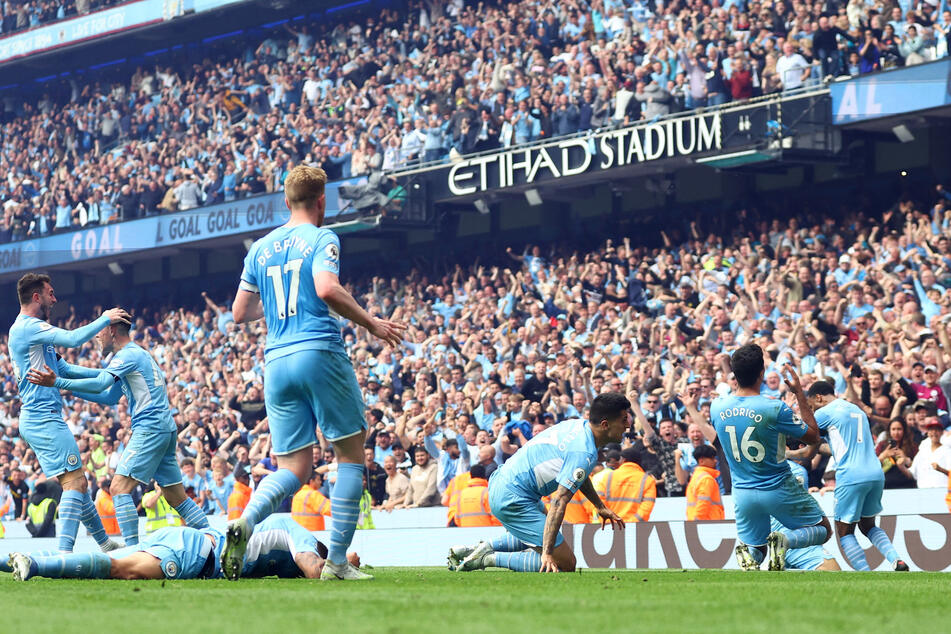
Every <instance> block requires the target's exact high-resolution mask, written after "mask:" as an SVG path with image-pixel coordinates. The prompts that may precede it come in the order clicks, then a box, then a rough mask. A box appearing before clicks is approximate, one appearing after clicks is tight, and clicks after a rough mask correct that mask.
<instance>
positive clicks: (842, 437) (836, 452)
mask: <svg viewBox="0 0 951 634" xmlns="http://www.w3.org/2000/svg"><path fill="white" fill-rule="evenodd" d="M808 397H809V403H810V404H811V405H812V407H813V409H814V410H815V412H816V424H817V425H818V426H819V429H821V430H824V431H825V432H826V433H827V434H828V436H829V446H830V447H832V455H833V457H834V458H835V531H836V534H837V535H838V536H839V545H840V546H841V547H842V552H843V553H844V554H845V557H846V558H847V559H848V560H849V563H850V564H851V565H852V567H853V568H855V569H856V570H869V566H868V562H867V561H866V560H865V552H864V551H863V550H862V547H861V546H859V542H858V540H857V539H856V538H855V525H856V523H858V525H859V529H860V530H861V531H862V532H863V533H864V534H865V536H866V537H868V539H869V541H871V542H872V544H873V545H874V546H875V548H877V549H878V551H879V552H880V553H882V555H883V556H884V557H885V558H886V559H887V560H888V563H890V564H891V565H892V568H893V569H894V570H901V571H905V570H908V564H906V563H905V562H904V561H902V560H901V559H899V558H898V552H897V551H896V550H895V547H894V546H893V545H892V542H891V540H889V539H888V535H886V534H885V531H883V530H882V529H881V528H879V527H878V526H876V525H875V516H876V515H878V514H879V513H881V512H882V490H883V489H884V488H885V474H884V472H883V471H882V465H881V463H880V462H879V461H878V458H877V457H876V455H875V441H874V438H873V437H872V431H871V429H870V428H869V424H868V417H867V416H866V415H865V412H863V411H862V410H861V409H859V408H858V407H856V406H855V405H853V404H852V403H849V402H848V401H844V400H842V399H839V398H836V397H835V389H834V388H833V386H832V384H831V383H829V382H828V381H816V382H815V383H813V384H812V385H811V386H809V392H808Z"/></svg>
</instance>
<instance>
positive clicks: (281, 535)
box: [9, 517, 360, 581]
mask: <svg viewBox="0 0 951 634" xmlns="http://www.w3.org/2000/svg"><path fill="white" fill-rule="evenodd" d="M223 547H224V534H223V533H222V532H220V531H218V530H215V529H213V528H206V529H202V530H198V529H194V528H188V527H187V526H169V527H166V528H162V529H159V530H158V531H156V532H155V533H154V534H152V535H149V536H148V537H146V538H145V539H144V540H143V541H142V542H141V543H140V544H139V545H138V546H130V547H128V548H122V549H120V550H116V551H113V552H112V553H110V554H109V555H105V554H102V553H76V554H60V553H52V552H40V553H32V554H23V553H13V554H12V555H11V556H10V561H9V566H10V567H11V568H12V569H13V576H14V578H15V579H17V580H18V581H26V580H27V579H32V578H33V577H48V578H51V579H63V578H76V579H215V578H219V577H221V576H222V575H221V568H220V566H219V557H220V556H221V550H222V548H223ZM326 557H327V547H326V546H325V545H324V544H323V543H321V542H319V541H317V538H316V537H314V536H313V534H311V533H310V532H309V531H308V530H307V529H305V528H304V527H302V526H301V525H300V524H298V523H297V522H295V521H294V520H293V519H292V518H290V517H269V518H268V519H266V520H264V521H263V522H261V523H260V524H258V525H257V526H256V527H255V532H254V534H253V535H252V536H251V538H250V539H249V540H248V548H247V550H246V553H245V559H244V562H243V566H242V572H241V576H242V577H270V576H277V577H281V578H294V577H306V578H308V579H318V578H319V577H320V573H321V571H322V570H323V567H324V562H325V560H326ZM347 560H348V561H349V562H350V564H351V565H353V566H355V567H357V568H359V567H360V558H359V556H357V554H356V553H352V552H351V553H348V554H347Z"/></svg>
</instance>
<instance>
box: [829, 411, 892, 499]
mask: <svg viewBox="0 0 951 634" xmlns="http://www.w3.org/2000/svg"><path fill="white" fill-rule="evenodd" d="M816 424H817V425H818V426H819V429H821V430H823V431H824V432H825V433H826V434H828V436H829V446H830V447H831V448H832V455H833V457H834V458H835V482H836V484H837V485H839V484H854V483H858V482H874V481H876V480H883V479H884V478H885V474H884V472H883V471H882V463H881V462H879V460H878V457H877V456H876V455H875V439H874V438H873V437H872V430H871V427H869V424H868V416H866V415H865V412H863V411H862V410H861V409H859V407H858V406H857V405H854V404H852V403H849V402H848V401H844V400H842V399H840V398H839V399H836V400H834V401H832V402H831V403H829V404H828V405H826V406H825V407H822V408H820V409H818V410H816Z"/></svg>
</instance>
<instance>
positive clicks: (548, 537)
mask: <svg viewBox="0 0 951 634" xmlns="http://www.w3.org/2000/svg"><path fill="white" fill-rule="evenodd" d="M595 495H597V494H595ZM572 496H573V493H572V492H571V490H570V489H568V488H567V487H565V486H559V487H558V489H556V490H555V492H554V493H552V494H551V505H550V506H549V508H548V516H547V517H546V518H545V531H544V533H543V535H542V570H544V569H545V562H546V558H549V559H550V558H551V554H552V551H554V550H555V540H556V539H557V538H558V531H559V530H561V525H562V523H563V522H564V521H565V512H566V511H567V510H568V503H569V502H570V501H571V498H572ZM551 565H554V562H551ZM557 571H558V568H557V567H555V569H554V572H557Z"/></svg>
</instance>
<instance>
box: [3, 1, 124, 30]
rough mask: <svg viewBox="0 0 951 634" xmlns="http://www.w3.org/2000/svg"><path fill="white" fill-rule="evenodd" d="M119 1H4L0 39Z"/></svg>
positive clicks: (84, 13)
mask: <svg viewBox="0 0 951 634" xmlns="http://www.w3.org/2000/svg"><path fill="white" fill-rule="evenodd" d="M119 2H120V0H47V1H46V2H40V0H32V1H31V0H6V1H5V2H3V3H2V4H0V37H6V36H7V35H12V34H14V33H18V32H20V31H26V30H27V29H32V28H36V27H38V26H45V25H47V24H51V23H53V22H58V21H59V20H65V19H67V18H72V17H75V16H77V15H86V14H87V13H90V12H92V11H97V10H99V9H104V8H106V7H108V6H109V5H113V4H119Z"/></svg>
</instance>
